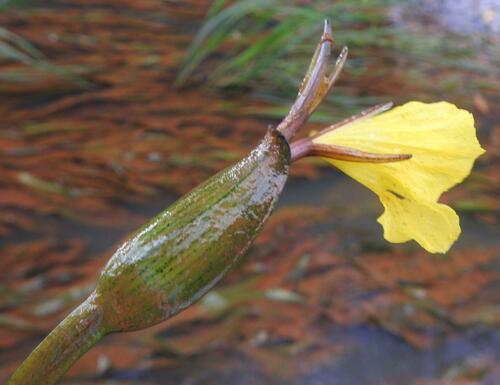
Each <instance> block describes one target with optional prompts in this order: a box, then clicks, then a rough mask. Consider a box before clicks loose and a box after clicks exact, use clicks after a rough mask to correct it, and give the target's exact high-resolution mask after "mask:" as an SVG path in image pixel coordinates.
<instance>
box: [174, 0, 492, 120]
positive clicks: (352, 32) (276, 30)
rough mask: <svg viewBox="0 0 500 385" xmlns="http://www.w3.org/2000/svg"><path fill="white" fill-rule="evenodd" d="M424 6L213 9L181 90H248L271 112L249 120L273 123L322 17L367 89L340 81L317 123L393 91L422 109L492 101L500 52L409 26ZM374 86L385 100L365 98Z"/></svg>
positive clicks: (220, 5)
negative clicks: (481, 94)
mask: <svg viewBox="0 0 500 385" xmlns="http://www.w3.org/2000/svg"><path fill="white" fill-rule="evenodd" d="M421 7H422V4H420V3H419V2H418V1H416V2H410V1H394V0H374V1H356V0H354V1H353V0H350V1H336V2H331V1H324V0H314V1H311V2H303V3H302V2H289V1H283V0H257V1H253V0H239V1H226V0H221V1H215V2H214V4H213V5H212V7H211V8H210V10H209V12H208V14H207V17H206V19H205V21H204V23H203V25H202V27H201V28H200V30H199V31H198V32H197V34H196V36H195V38H194V39H193V42H192V44H191V46H190V48H189V50H188V53H187V56H186V57H185V59H184V63H183V65H182V66H181V69H180V72H179V74H178V77H177V84H178V85H179V86H185V85H187V84H188V83H190V82H191V83H192V82H194V83H196V82H199V81H200V80H205V77H207V79H206V80H207V82H206V88H207V89H209V90H211V91H213V90H219V91H224V92H235V91H236V90H239V91H245V90H246V91H248V90H250V91H251V93H252V95H253V96H254V97H255V98H257V99H258V100H265V101H268V102H270V103H271V104H273V105H274V106H275V107H271V108H268V109H258V110H257V109H249V110H248V112H252V113H256V114H259V115H262V114H270V115H277V116H279V115H280V114H283V113H284V112H286V107H285V106H286V101H287V100H288V99H289V98H290V96H291V95H293V93H294V92H295V89H296V87H297V85H298V84H297V79H300V71H301V69H302V68H304V66H305V65H306V63H307V60H308V56H307V55H308V54H307V47H308V44H309V42H310V41H311V38H312V36H313V34H314V31H315V26H316V25H317V24H318V22H320V21H321V20H322V19H323V18H324V17H328V18H330V19H331V20H332V22H333V28H334V30H335V38H336V39H337V40H338V41H339V42H342V44H344V45H347V46H349V49H350V53H351V55H350V57H351V59H350V61H349V65H348V66H347V68H346V73H345V75H344V76H345V77H349V78H350V79H352V84H364V85H366V86H365V87H364V88H357V89H353V88H351V87H350V86H346V85H344V84H343V82H342V81H341V82H340V84H339V85H338V86H336V91H335V92H334V93H332V94H331V95H330V96H329V98H328V99H327V102H326V103H325V104H324V105H323V108H322V109H321V111H322V113H320V114H318V115H317V116H316V118H317V119H320V120H322V121H328V120H330V121H331V118H332V116H331V115H332V114H334V115H335V114H336V115H337V116H338V114H339V110H340V111H342V114H344V113H346V112H349V113H354V112H356V111H359V109H360V108H362V107H366V106H369V105H373V104H375V103H380V102H386V101H388V100H390V99H389V98H391V96H390V88H393V87H394V86H396V83H400V84H399V86H400V87H404V88H405V89H406V94H407V98H410V97H411V98H418V99H421V100H427V99H428V98H429V95H435V94H440V95H441V97H442V98H443V99H450V97H452V98H453V101H459V100H460V101H463V102H465V103H470V102H469V101H467V99H464V97H467V96H468V95H469V94H470V93H474V92H476V91H485V92H492V91H493V92H495V91H496V90H497V89H498V88H499V87H500V84H499V80H498V78H497V76H496V74H497V70H498V65H499V64H500V63H499V61H498V60H499V57H500V52H498V45H497V44H494V43H493V42H492V41H491V38H490V37H488V36H484V37H483V38H481V39H480V40H478V39H477V38H473V37H470V36H467V35H465V34H458V33H453V32H450V31H447V30H446V26H439V25H432V24H431V27H430V28H431V30H432V33H429V32H430V30H429V26H427V27H425V28H423V27H422V26H419V24H418V23H415V20H418V19H419V17H420V18H424V17H427V18H428V17H429V15H427V16H423V15H420V16H419V8H421ZM405 18H408V19H410V20H405ZM431 23H432V22H431ZM456 28H457V29H458V28H459V27H456ZM477 55H481V60H478V58H477ZM205 62H208V65H207V67H209V68H210V70H207V71H205V72H204V71H203V68H202V69H201V70H200V65H202V64H203V63H205ZM436 68H439V69H440V70H441V71H442V72H441V73H440V76H439V77H438V78H437V77H435V76H433V72H434V71H435V69H436ZM464 73H467V77H466V78H464ZM372 83H375V84H380V83H386V84H387V87H388V88H389V90H388V91H389V92H388V93H387V94H386V95H380V96H374V95H366V93H367V91H369V89H370V84H372ZM464 84H467V87H466V89H465V87H463V85H464Z"/></svg>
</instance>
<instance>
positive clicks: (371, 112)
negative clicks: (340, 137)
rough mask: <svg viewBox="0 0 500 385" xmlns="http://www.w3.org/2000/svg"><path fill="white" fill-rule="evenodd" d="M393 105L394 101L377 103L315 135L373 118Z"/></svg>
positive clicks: (318, 135)
mask: <svg viewBox="0 0 500 385" xmlns="http://www.w3.org/2000/svg"><path fill="white" fill-rule="evenodd" d="M392 106H393V103H392V102H389V103H384V104H377V105H376V106H373V107H370V108H368V109H366V110H364V111H361V112H359V113H357V114H356V115H353V116H350V117H348V118H346V119H344V120H341V121H340V122H338V123H335V124H332V125H331V126H328V127H326V128H324V129H323V130H321V131H320V132H318V133H317V134H315V135H314V137H315V138H317V137H320V136H322V135H324V134H326V133H327V132H330V131H333V130H335V129H337V128H339V127H343V126H346V125H348V124H351V123H354V122H358V121H361V120H363V119H367V118H371V117H373V116H375V115H378V114H381V113H382V112H385V111H387V110H390V109H391V108H392Z"/></svg>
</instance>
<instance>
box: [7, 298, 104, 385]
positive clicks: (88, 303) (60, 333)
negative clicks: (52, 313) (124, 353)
mask: <svg viewBox="0 0 500 385" xmlns="http://www.w3.org/2000/svg"><path fill="white" fill-rule="evenodd" d="M105 334H107V331H106V328H105V326H104V324H103V311H102V308H101V307H100V305H98V304H97V303H96V302H95V294H91V295H90V296H89V298H87V300H85V301H84V302H83V303H82V304H81V305H80V306H78V307H77V308H76V309H75V310H74V311H73V312H72V313H71V314H70V315H68V316H67V317H66V318H65V319H64V320H63V321H62V322H61V323H60V324H59V325H58V326H57V327H56V328H55V329H54V330H53V331H52V332H51V333H50V334H49V335H48V336H47V337H46V338H45V339H44V340H43V341H42V342H41V343H40V345H38V346H37V347H36V349H35V350H34V351H33V352H32V353H31V354H30V355H29V357H28V358H27V359H26V360H25V361H24V362H23V364H22V365H21V366H20V367H19V368H18V369H17V370H16V371H15V372H14V374H13V375H12V377H11V378H10V380H9V381H8V382H7V385H52V384H55V383H57V381H58V380H59V379H60V378H61V377H62V376H63V375H64V373H66V371H67V370H68V369H69V368H70V367H71V366H72V365H73V364H74V363H75V361H76V360H78V359H79V358H80V357H81V356H82V355H83V354H84V353H85V352H87V351H88V350H89V349H90V348H91V347H92V346H94V345H95V344H96V343H97V342H98V341H99V340H100V339H101V338H102V337H103V336H104V335H105Z"/></svg>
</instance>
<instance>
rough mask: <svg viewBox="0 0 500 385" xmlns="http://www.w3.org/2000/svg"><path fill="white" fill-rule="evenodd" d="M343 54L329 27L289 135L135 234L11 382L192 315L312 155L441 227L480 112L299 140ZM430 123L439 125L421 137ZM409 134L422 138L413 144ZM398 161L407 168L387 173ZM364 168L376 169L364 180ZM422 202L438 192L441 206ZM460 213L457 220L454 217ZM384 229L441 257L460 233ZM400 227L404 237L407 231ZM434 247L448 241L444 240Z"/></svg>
mask: <svg viewBox="0 0 500 385" xmlns="http://www.w3.org/2000/svg"><path fill="white" fill-rule="evenodd" d="M332 45H333V38H332V36H331V30H330V25H329V23H328V22H325V28H324V31H323V35H322V38H321V41H320V43H319V44H318V47H317V49H316V52H315V54H314V56H313V59H312V61H311V64H310V67H309V69H308V71H307V73H306V76H305V78H304V80H303V82H302V85H301V87H300V89H299V93H298V96H297V99H296V100H295V103H294V104H293V105H292V107H291V109H290V111H289V113H288V115H287V116H286V117H285V118H284V119H283V121H282V122H281V123H280V124H279V125H278V127H277V128H276V129H270V130H269V131H268V133H267V134H266V135H265V137H264V139H263V140H262V141H261V143H260V144H259V145H258V146H257V147H256V148H255V149H254V150H253V151H252V152H251V153H250V154H249V155H248V156H247V157H245V158H244V159H242V160H241V161H239V162H238V163H236V164H235V165H233V166H231V167H229V168H227V169H225V170H223V171H221V172H219V173H218V174H216V175H214V176H213V177H211V178H210V179H208V180H207V181H206V182H204V183H202V184H201V185H200V186H198V187H197V188H195V189H194V190H193V191H191V192H190V193H188V194H187V195H185V196H184V197H182V198H181V199H179V200H178V201H177V202H175V203H174V204H173V205H172V206H170V207H169V208H167V209H166V210H165V211H163V212H162V213H160V214H159V215H157V216H156V217H155V218H153V219H152V220H151V221H150V222H148V223H147V224H145V225H144V226H143V227H142V228H141V229H139V230H138V231H137V232H135V233H134V234H133V235H132V236H131V237H130V239H129V240H127V241H126V242H125V243H124V244H123V245H122V246H121V247H120V248H119V249H118V250H117V251H116V252H115V254H114V255H113V256H112V257H111V259H110V260H109V262H108V263H107V265H106V266H105V267H104V269H103V271H102V273H101V275H100V277H99V279H98V282H97V285H96V288H95V290H94V291H93V292H92V293H91V294H90V296H89V297H88V298H87V299H86V300H85V301H84V302H83V303H82V304H81V305H80V306H79V307H78V308H77V309H75V310H74V311H73V312H72V313H71V314H70V315H68V316H67V317H66V319H64V320H63V321H62V322H61V323H60V324H59V325H58V326H57V327H56V328H55V329H54V330H53V331H52V332H51V333H50V334H49V335H48V336H47V337H46V338H45V340H44V341H42V342H41V344H40V345H39V346H38V347H37V348H36V349H35V350H34V351H33V352H32V353H31V354H30V356H29V357H28V358H27V359H26V361H24V363H23V364H22V365H21V366H20V367H19V368H18V369H17V371H16V372H15V373H14V374H13V376H12V377H11V379H10V380H9V382H8V384H10V385H21V384H22V385H30V384H32V385H34V384H38V385H43V384H46V385H50V384H55V383H56V382H57V381H58V380H59V379H60V378H61V377H62V376H63V375H64V373H65V372H66V371H67V370H68V369H69V368H70V367H71V366H72V365H73V363H74V362H75V361H76V360H77V359H78V358H79V357H80V356H81V355H82V354H84V353H85V352H86V351H87V350H88V349H90V348H91V347H92V346H93V345H95V344H96V343H97V342H98V341H99V340H100V339H101V338H102V337H104V336H105V335H106V334H110V333H115V332H122V331H132V330H139V329H143V328H146V327H149V326H152V325H154V324H157V323H159V322H162V321H163V320H166V319H168V318H170V317H172V316H174V315H175V314H177V313H178V312H180V311H182V310H183V309H185V308H186V307H188V306H190V305H191V304H192V303H193V302H195V301H196V300H197V299H199V298H200V297H201V296H203V295H204V294H205V293H206V292H207V291H208V290H210V289H211V288H212V287H213V286H214V285H215V284H216V283H217V282H218V281H219V280H220V279H221V278H222V277H223V276H224V275H225V274H226V273H227V272H228V270H229V269H230V268H231V266H233V265H234V263H235V262H236V261H237V259H238V258H239V257H240V256H241V255H242V254H244V253H245V252H246V251H247V249H248V248H249V246H250V245H251V244H252V242H253V240H254V239H255V237H256V236H257V235H258V234H259V232H260V230H261V228H262V226H263V224H264V223H265V222H266V220H267V219H268V217H269V215H270V214H271V212H272V209H273V207H274V204H275V203H276V201H277V199H278V198H279V196H280V193H281V191H282V189H283V187H284V184H285V182H286V180H287V177H288V172H289V168H290V165H291V163H292V162H294V161H298V160H300V159H302V158H304V157H308V156H321V157H324V158H326V159H328V160H329V161H331V162H333V163H334V165H336V166H337V167H339V168H341V169H342V170H344V171H345V172H346V173H348V174H351V175H352V176H353V177H355V178H356V179H359V180H360V181H361V182H362V183H365V184H367V185H369V187H372V188H373V190H374V191H376V192H377V193H378V194H379V195H380V196H381V198H383V199H382V201H383V203H384V205H386V208H387V210H388V213H392V212H393V211H392V210H394V209H395V210H399V208H401V207H402V211H403V212H404V211H405V210H406V209H408V208H411V212H410V213H407V214H408V216H407V218H410V219H412V220H415V221H416V222H418V221H419V220H421V217H424V216H425V217H426V220H428V221H430V222H433V223H434V222H436V221H435V220H436V217H434V216H432V215H429V210H432V209H434V206H433V204H435V203H434V201H435V200H437V198H438V196H439V194H440V193H441V192H442V191H443V190H445V189H447V188H449V187H451V185H453V184H455V183H457V182H459V181H460V180H461V179H462V178H463V177H465V176H466V175H467V174H468V172H469V171H470V168H471V165H472V163H473V161H474V159H475V158H476V157H477V156H478V155H479V154H480V153H481V149H480V147H479V145H478V143H477V140H476V139H475V132H474V127H473V122H472V120H471V118H470V116H469V114H467V113H465V112H462V111H460V110H458V109H456V108H454V107H451V106H449V105H448V104H439V105H424V104H418V103H412V104H410V105H407V106H403V107H401V108H398V109H395V110H394V111H392V112H388V113H385V114H381V115H380V116H379V117H375V118H373V115H375V114H378V113H381V112H383V111H384V110H386V109H387V108H388V105H381V106H376V107H374V108H372V109H369V110H367V111H365V112H363V113H361V114H358V115H356V116H354V117H352V118H349V119H346V120H344V121H342V122H340V123H337V124H335V125H333V126H330V127H328V128H327V129H325V130H323V131H321V132H320V133H319V134H317V135H316V136H312V137H309V138H306V139H302V140H297V141H293V138H294V136H295V134H296V133H297V131H298V130H299V129H300V128H301V127H303V126H304V124H305V123H306V122H307V120H308V118H309V117H310V115H311V114H312V113H313V112H314V110H315V109H316V108H317V107H318V105H319V104H320V103H321V102H322V101H323V100H324V98H325V96H326V95H327V94H328V92H329V91H330V89H331V88H332V87H333V85H334V83H335V81H336V79H337V78H338V75H339V73H340V71H341V69H342V67H343V65H344V63H345V61H346V58H347V48H344V49H343V50H342V52H341V54H340V56H339V58H338V59H337V62H336V64H335V67H334V69H333V70H332V71H331V72H330V73H329V71H328V64H329V63H328V60H329V57H330V52H331V47H332ZM436 109H437V112H438V115H439V118H438V119H436V116H435V115H436V113H435V112H436ZM443 111H446V114H445V115H443V114H442V112H443ZM429 114H430V115H429ZM429 119H434V120H439V121H440V123H439V124H435V125H433V126H432V127H431V129H430V130H427V131H426V130H422V127H424V128H426V125H427V124H428V123H429ZM408 124H411V125H412V126H413V127H414V128H415V129H417V132H419V133H420V134H421V135H413V133H411V134H408V129H405V125H408ZM448 126H450V127H454V128H455V130H452V134H451V138H448V137H447V136H446V135H447V134H449V131H448V130H442V128H443V127H448ZM374 127H377V128H379V129H380V138H381V139H382V140H379V139H378V138H377V137H374V136H373V135H370V134H371V133H372V129H373V128H374ZM457 127H458V128H459V129H458V130H456V128H457ZM420 131H422V132H420ZM441 131H442V132H441ZM443 134H444V136H443ZM395 138H396V139H402V141H401V140H398V141H394V140H393V139H395ZM436 138H438V139H439V140H436ZM410 140H411V142H410V143H411V145H409V144H408V141H410ZM429 143H431V144H432V143H435V144H436V146H437V147H435V146H432V145H429ZM402 152H404V153H402ZM440 154H441V155H442V156H439V155H440ZM443 159H445V160H446V162H443ZM398 162H400V164H402V165H404V164H407V167H403V168H402V169H398V168H395V169H393V168H386V165H388V164H396V163H398ZM410 162H412V163H410ZM363 167H368V168H369V170H370V171H368V172H362V171H360V170H362V168H363ZM405 172H406V173H413V174H415V175H412V178H413V177H414V178H415V179H410V178H408V175H406V177H407V179H408V180H412V181H413V182H415V183H410V184H408V185H405V180H404V177H403V176H404V175H403V176H402V174H403V173H405ZM429 174H430V175H433V174H435V176H436V178H437V179H435V178H431V176H430V175H429ZM372 179H373V180H372ZM396 182H402V184H401V185H397V184H396ZM429 184H435V186H434V185H432V186H429ZM422 186H423V187H422ZM420 192H423V193H425V192H430V194H429V195H430V196H426V195H423V194H419V193H420ZM387 194H389V195H387ZM391 194H392V195H394V196H395V198H392V197H391ZM387 197H390V198H391V199H392V200H390V199H388V198H387ZM398 200H401V201H404V204H403V203H401V202H399V201H398ZM422 208H424V209H425V210H423V209H422ZM450 210H451V209H450ZM398 213H399V211H398ZM449 214H450V213H449V211H447V214H446V215H448V218H449V217H450V216H449ZM401 218H402V220H403V219H404V217H403V216H402V217H401ZM438 219H440V218H438ZM382 222H383V224H384V226H385V229H386V237H387V238H388V239H389V240H391V241H396V242H400V241H403V240H406V239H407V238H409V237H410V238H415V239H416V240H417V241H419V242H420V243H421V244H422V246H424V247H425V248H427V249H429V250H431V251H444V250H445V249H447V248H448V247H449V246H450V245H451V243H452V242H453V241H454V239H455V235H456V234H455V233H453V234H452V235H453V236H452V237H449V236H448V234H446V233H439V232H436V233H435V234H434V233H433V234H431V235H432V237H430V236H429V235H428V234H426V233H421V232H419V225H418V223H417V224H416V225H409V226H408V225H406V224H405V223H404V222H402V225H403V226H402V225H401V223H399V222H397V221H392V222H391V221H387V220H383V221H382ZM416 222H415V223H416ZM422 223H423V222H422ZM439 224H440V223H438V225H439ZM400 228H402V229H403V230H404V231H402V232H401V233H397V230H398V229H400ZM435 238H439V241H438V242H434V241H435Z"/></svg>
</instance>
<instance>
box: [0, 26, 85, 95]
mask: <svg viewBox="0 0 500 385" xmlns="http://www.w3.org/2000/svg"><path fill="white" fill-rule="evenodd" d="M0 59H5V60H10V61H14V62H18V63H22V64H24V65H26V66H28V67H30V68H33V69H35V70H37V71H40V72H42V73H47V74H51V75H55V76H57V77H59V78H61V79H64V80H66V81H68V82H71V83H74V84H76V85H78V86H80V87H83V88H87V87H89V86H91V85H92V84H91V83H90V82H88V81H87V80H85V79H83V78H82V77H80V76H78V75H76V74H74V73H73V72H71V71H70V70H68V69H67V68H64V67H61V66H57V65H54V64H52V63H51V62H50V61H49V60H48V59H47V57H46V56H45V55H44V54H43V53H42V52H41V51H40V50H39V49H37V48H36V47H35V46H34V45H33V44H32V43H31V42H29V41H28V40H26V39H25V38H23V37H21V36H19V35H17V34H15V33H14V32H12V31H9V30H8V29H6V28H3V27H0ZM0 79H1V80H4V81H11V82H20V83H25V82H29V81H30V80H31V79H30V77H29V76H27V75H26V74H22V73H19V72H9V71H0Z"/></svg>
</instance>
